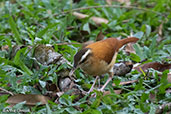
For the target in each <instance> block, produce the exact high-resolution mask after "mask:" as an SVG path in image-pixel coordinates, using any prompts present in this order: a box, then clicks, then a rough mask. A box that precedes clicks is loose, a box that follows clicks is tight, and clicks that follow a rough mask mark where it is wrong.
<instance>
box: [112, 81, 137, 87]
mask: <svg viewBox="0 0 171 114" xmlns="http://www.w3.org/2000/svg"><path fill="white" fill-rule="evenodd" d="M137 81H138V80H131V81H127V82H121V83H120V84H119V85H126V84H131V83H134V82H137ZM112 86H116V85H115V84H112Z"/></svg>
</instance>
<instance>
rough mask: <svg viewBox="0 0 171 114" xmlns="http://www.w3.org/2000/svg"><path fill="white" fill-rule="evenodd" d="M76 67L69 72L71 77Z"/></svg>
mask: <svg viewBox="0 0 171 114" xmlns="http://www.w3.org/2000/svg"><path fill="white" fill-rule="evenodd" d="M75 70H76V68H73V69H72V70H71V71H70V73H69V77H71V76H72V75H73V73H74V72H75Z"/></svg>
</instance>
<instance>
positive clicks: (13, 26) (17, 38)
mask: <svg viewBox="0 0 171 114" xmlns="http://www.w3.org/2000/svg"><path fill="white" fill-rule="evenodd" d="M8 23H9V25H10V27H11V30H12V32H13V34H14V36H15V41H16V42H17V44H21V42H22V39H21V37H20V34H19V32H18V30H17V26H16V23H15V22H14V19H13V18H12V16H9V20H8Z"/></svg>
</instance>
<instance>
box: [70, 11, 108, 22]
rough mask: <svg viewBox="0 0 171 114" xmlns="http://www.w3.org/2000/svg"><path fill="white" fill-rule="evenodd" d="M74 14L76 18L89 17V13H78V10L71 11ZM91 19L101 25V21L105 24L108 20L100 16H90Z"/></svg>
mask: <svg viewBox="0 0 171 114" xmlns="http://www.w3.org/2000/svg"><path fill="white" fill-rule="evenodd" d="M72 14H73V15H74V16H76V17H77V18H78V19H84V18H86V17H89V15H85V14H82V13H78V12H73V13H72ZM90 19H91V20H92V21H94V22H95V23H96V24H97V25H101V24H102V23H105V24H107V23H108V22H109V21H108V20H107V19H104V18H101V17H94V16H93V17H91V18H90Z"/></svg>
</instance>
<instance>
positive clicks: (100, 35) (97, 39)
mask: <svg viewBox="0 0 171 114" xmlns="http://www.w3.org/2000/svg"><path fill="white" fill-rule="evenodd" d="M104 37H105V36H104V35H103V33H102V31H100V32H99V34H98V35H97V37H96V41H100V40H103V39H104Z"/></svg>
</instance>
